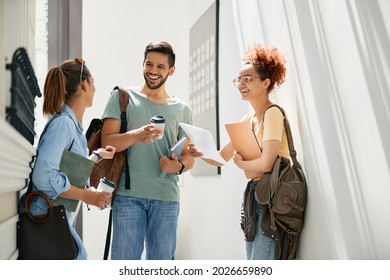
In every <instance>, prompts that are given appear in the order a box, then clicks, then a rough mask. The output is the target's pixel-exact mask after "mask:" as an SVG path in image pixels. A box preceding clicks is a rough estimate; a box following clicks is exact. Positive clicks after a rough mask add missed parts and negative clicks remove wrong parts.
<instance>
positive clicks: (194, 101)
mask: <svg viewBox="0 0 390 280" xmlns="http://www.w3.org/2000/svg"><path fill="white" fill-rule="evenodd" d="M218 15H219V1H215V2H214V3H213V4H212V5H211V6H210V7H209V8H208V9H207V10H206V11H205V12H204V14H203V15H202V16H201V17H200V18H199V19H198V20H197V21H196V23H195V24H194V25H193V26H192V27H191V30H190V66H189V67H190V69H189V73H190V79H189V80H190V106H191V108H192V111H193V115H194V125H195V126H198V127H201V128H204V129H206V130H208V131H210V132H211V134H212V136H213V138H214V141H215V143H216V145H217V149H219V148H220V143H219V142H220V140H219V117H218V29H219V27H218V21H219V16H218ZM191 174H192V175H216V174H221V168H220V167H215V166H211V165H209V164H207V163H206V162H204V161H203V160H202V159H199V158H198V159H196V161H195V165H194V167H193V169H192V170H191Z"/></svg>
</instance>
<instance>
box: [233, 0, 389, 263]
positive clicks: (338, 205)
mask: <svg viewBox="0 0 390 280" xmlns="http://www.w3.org/2000/svg"><path fill="white" fill-rule="evenodd" d="M232 8H233V11H234V12H233V14H234V23H235V27H236V33H237V38H238V40H239V47H240V51H241V52H244V51H245V50H246V48H248V47H249V46H250V45H251V44H253V43H254V42H261V43H265V44H269V45H272V46H275V47H278V48H279V49H280V50H282V51H283V52H285V54H286V58H287V63H288V70H287V71H288V72H287V79H286V82H285V84H284V85H282V87H281V88H280V89H279V90H278V91H277V92H276V93H275V96H274V98H275V100H274V101H275V102H276V103H278V104H280V105H282V106H283V107H285V108H286V111H287V113H288V116H289V119H290V122H291V123H292V128H293V134H294V140H295V144H296V146H297V151H298V156H299V159H300V162H301V163H302V164H303V166H304V169H305V172H306V176H307V179H308V183H309V190H308V191H309V193H308V205H307V208H306V221H305V225H304V231H303V236H302V240H301V246H300V250H299V257H300V258H302V259H388V258H389V257H390V240H389V238H388V232H390V223H389V222H388V221H390V209H389V207H387V205H388V203H387V201H388V199H389V197H390V172H389V161H390V147H389V145H388V143H390V129H389V128H390V108H389V107H390V94H389V92H390V80H389V78H390V77H389V73H390V71H389V70H390V54H389V51H388V50H389V49H390V40H389V38H390V22H389V20H388V19H387V18H388V17H387V14H388V11H390V3H389V2H388V1H385V0H372V1H367V0H350V1H348V0H328V1H320V0H317V1H315V0H305V1H303V0H302V1H301V0H295V1H291V0H273V1H269V0H245V1H240V0H232Z"/></svg>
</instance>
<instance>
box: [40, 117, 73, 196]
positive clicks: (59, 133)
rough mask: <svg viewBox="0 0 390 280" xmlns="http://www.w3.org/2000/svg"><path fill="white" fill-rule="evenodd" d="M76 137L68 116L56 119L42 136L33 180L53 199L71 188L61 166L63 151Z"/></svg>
mask: <svg viewBox="0 0 390 280" xmlns="http://www.w3.org/2000/svg"><path fill="white" fill-rule="evenodd" d="M74 137H75V125H74V123H73V121H72V120H71V119H70V118H69V117H66V116H64V117H57V118H56V119H54V120H53V121H52V122H51V123H50V124H49V127H48V129H47V131H46V132H45V133H44V134H43V136H42V137H41V140H40V143H39V146H38V157H37V159H36V163H35V166H34V171H33V176H32V180H33V184H34V186H35V188H37V189H38V190H40V191H43V192H45V193H46V194H47V195H48V196H49V197H50V198H51V199H56V198H57V197H58V195H59V194H61V193H63V192H64V191H67V190H68V189H69V188H70V182H69V180H68V177H67V176H66V174H65V173H63V172H61V171H60V170H59V166H60V161H61V157H62V153H63V151H64V150H65V149H69V147H70V145H71V144H72V142H73V139H74Z"/></svg>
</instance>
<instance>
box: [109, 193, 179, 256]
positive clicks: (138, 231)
mask: <svg viewBox="0 0 390 280" xmlns="http://www.w3.org/2000/svg"><path fill="white" fill-rule="evenodd" d="M179 208H180V204H179V202H174V201H161V200H150V199H145V198H136V197H129V196H121V195H116V196H115V198H114V204H113V210H112V214H113V216H112V217H113V236H112V250H111V259H113V260H139V259H141V255H142V252H143V250H144V244H145V247H146V259H147V260H171V259H172V258H173V257H174V254H175V250H176V230H177V223H178V217H179Z"/></svg>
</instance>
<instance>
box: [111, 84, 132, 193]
mask: <svg viewBox="0 0 390 280" xmlns="http://www.w3.org/2000/svg"><path fill="white" fill-rule="evenodd" d="M114 90H118V91H119V103H120V107H121V130H120V133H125V132H126V131H127V116H126V110H127V105H128V104H129V93H128V92H127V90H126V89H125V88H122V87H120V86H116V87H114ZM129 152H130V151H129V150H128V149H126V150H125V172H126V180H125V188H126V189H128V190H129V189H130V171H129V162H128V160H127V158H128V153H129Z"/></svg>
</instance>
